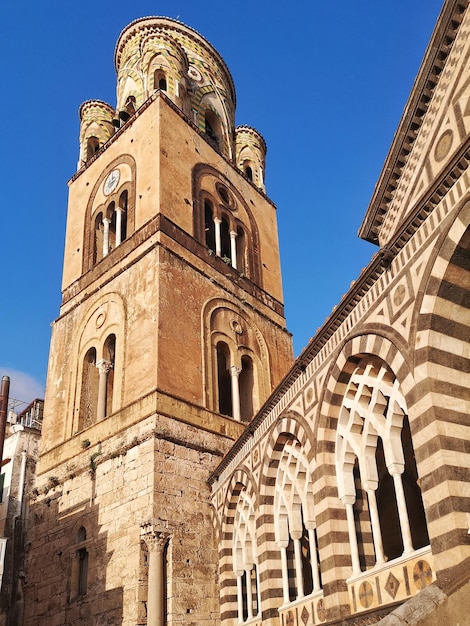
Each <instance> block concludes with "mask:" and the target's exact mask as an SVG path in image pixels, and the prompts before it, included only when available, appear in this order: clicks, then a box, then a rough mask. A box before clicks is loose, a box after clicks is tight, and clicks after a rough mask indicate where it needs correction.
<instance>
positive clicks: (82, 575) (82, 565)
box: [71, 526, 88, 598]
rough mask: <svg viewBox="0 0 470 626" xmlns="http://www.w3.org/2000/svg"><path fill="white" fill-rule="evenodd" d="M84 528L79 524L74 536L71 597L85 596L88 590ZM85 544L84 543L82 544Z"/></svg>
mask: <svg viewBox="0 0 470 626" xmlns="http://www.w3.org/2000/svg"><path fill="white" fill-rule="evenodd" d="M86 538H87V535H86V529H85V527H84V526H81V527H80V528H79V530H78V532H77V536H76V538H75V543H76V544H77V545H76V551H75V559H74V563H73V566H72V580H71V588H72V597H73V598H80V597H83V596H86V594H87V590H88V549H87V545H86ZM83 544H85V545H83Z"/></svg>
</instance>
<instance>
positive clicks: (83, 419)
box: [78, 348, 99, 430]
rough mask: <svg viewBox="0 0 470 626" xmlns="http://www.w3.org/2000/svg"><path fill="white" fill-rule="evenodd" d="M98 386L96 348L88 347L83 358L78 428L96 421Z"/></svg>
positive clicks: (80, 428) (85, 426) (81, 428)
mask: <svg viewBox="0 0 470 626" xmlns="http://www.w3.org/2000/svg"><path fill="white" fill-rule="evenodd" d="M98 388H99V374H98V369H97V368H96V349H95V348H90V349H89V350H88V352H87V353H86V355H85V358H84V359H83V369H82V385H81V394H80V417H79V426H78V429H79V430H83V429H84V428H87V427H88V426H91V424H94V423H95V421H96V410H97V406H98Z"/></svg>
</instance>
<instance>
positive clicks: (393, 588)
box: [385, 572, 400, 600]
mask: <svg viewBox="0 0 470 626" xmlns="http://www.w3.org/2000/svg"><path fill="white" fill-rule="evenodd" d="M399 586H400V581H399V580H398V578H396V577H395V576H394V575H393V574H392V573H391V572H390V574H389V575H388V578H387V582H386V583H385V591H386V592H387V593H388V595H389V596H390V597H391V598H392V600H395V596H396V595H397V592H398V587H399Z"/></svg>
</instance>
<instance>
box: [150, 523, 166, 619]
mask: <svg viewBox="0 0 470 626" xmlns="http://www.w3.org/2000/svg"><path fill="white" fill-rule="evenodd" d="M144 539H145V543H146V544H147V547H148V551H149V569H148V596H147V626H164V624H165V622H164V619H165V616H164V606H165V591H164V588H163V582H164V563H163V556H164V549H165V545H166V543H167V541H168V535H167V534H166V533H161V532H155V533H151V534H149V535H145V536H144Z"/></svg>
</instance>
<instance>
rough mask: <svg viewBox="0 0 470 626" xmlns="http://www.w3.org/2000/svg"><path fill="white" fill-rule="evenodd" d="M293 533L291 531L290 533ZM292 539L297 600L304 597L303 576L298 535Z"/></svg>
mask: <svg viewBox="0 0 470 626" xmlns="http://www.w3.org/2000/svg"><path fill="white" fill-rule="evenodd" d="M292 534H293V533H292ZM292 538H293V540H294V557H295V582H296V585H295V586H296V592H297V600H300V599H301V598H303V597H304V576H303V571H302V550H301V545H300V536H299V537H294V536H293V537H292Z"/></svg>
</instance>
